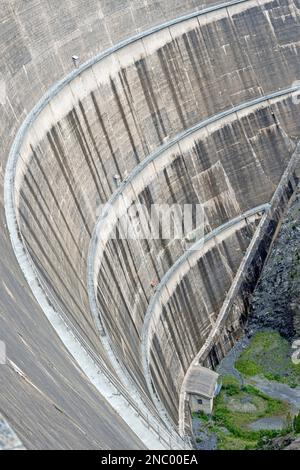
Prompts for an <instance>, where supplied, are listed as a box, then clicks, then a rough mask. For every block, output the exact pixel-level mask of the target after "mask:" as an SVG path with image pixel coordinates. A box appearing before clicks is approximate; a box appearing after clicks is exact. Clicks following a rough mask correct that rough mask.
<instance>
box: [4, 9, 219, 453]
mask: <svg viewBox="0 0 300 470" xmlns="http://www.w3.org/2000/svg"><path fill="white" fill-rule="evenodd" d="M211 3H214V2H210V1H209V0H207V1H206V0H202V1H201V2H199V1H198V0H193V1H192V0H191V1H180V2H178V1H177V0H174V1H173V0H167V1H166V0H161V1H159V2H147V1H142V0H131V1H130V2H129V1H126V2H120V1H118V0H113V1H106V0H89V1H85V2H82V0H68V1H64V2H61V1H54V0H29V1H26V2H24V1H23V0H14V1H8V0H1V1H0V133H1V137H0V148H1V152H0V154H1V157H0V192H1V195H0V224H1V230H0V253H1V257H0V258H1V259H0V277H1V282H0V320H1V327H0V339H1V340H4V341H5V342H6V345H7V350H8V358H9V359H12V360H13V362H14V364H16V365H17V366H18V367H20V370H21V371H22V372H23V373H24V375H25V377H27V378H29V380H28V381H27V380H24V378H23V376H21V375H19V373H18V372H16V369H13V368H12V367H10V366H8V365H6V366H1V375H0V409H1V410H2V411H3V412H4V413H5V414H6V415H9V417H10V420H11V423H12V425H13V427H14V429H16V431H17V432H18V435H20V437H21V439H22V442H24V444H25V445H26V447H28V448H131V447H135V448H138V447H142V444H141V442H140V441H139V440H138V439H137V438H136V436H135V435H134V434H133V433H132V432H131V431H130V429H129V428H128V427H127V426H126V425H124V423H123V422H122V420H120V419H119V418H118V416H117V415H116V414H115V413H114V411H113V410H112V409H111V408H110V406H109V405H108V404H107V403H105V402H104V400H103V398H102V397H101V395H100V394H99V393H97V392H96V390H95V389H94V388H93V387H92V386H91V385H90V384H89V383H88V381H87V379H86V377H85V376H84V375H83V374H82V372H81V371H80V370H79V369H78V366H77V365H76V364H75V363H74V360H73V359H72V358H70V355H69V354H68V353H67V352H66V350H65V349H64V347H63V345H62V343H61V342H60V341H59V339H58V337H57V336H56V334H54V332H53V330H52V328H51V327H50V325H49V323H48V322H47V321H46V319H45V318H44V314H43V312H42V311H41V309H40V307H39V306H38V305H37V303H36V301H35V300H34V299H33V297H32V294H31V293H30V291H29V290H28V287H27V285H26V283H25V280H24V277H23V274H22V273H21V270H20V269H19V267H18V265H17V262H16V260H15V256H14V254H13V251H12V248H11V245H10V242H9V236H8V233H7V230H6V225H5V216H4V207H3V204H4V201H3V178H4V170H5V165H6V159H7V155H8V151H9V148H10V146H11V144H12V142H13V139H14V137H15V135H16V131H17V129H18V127H19V126H20V124H21V123H22V122H23V120H24V119H25V117H26V115H27V114H28V112H29V111H30V110H31V109H32V107H33V106H34V105H35V103H36V102H37V101H38V100H39V99H40V97H41V96H42V95H43V93H45V92H46V90H47V89H48V88H49V87H50V86H52V84H53V83H54V82H56V81H57V80H58V79H60V78H61V77H63V76H64V75H65V74H66V73H68V72H69V71H70V70H72V68H73V63H72V61H71V56H72V55H73V54H78V55H79V56H80V58H81V60H82V61H84V60H86V59H88V58H90V57H92V56H94V55H95V54H97V53H99V52H100V51H101V50H104V49H105V48H107V47H109V46H110V45H111V44H113V43H115V42H117V41H118V40H121V39H124V37H128V36H130V35H132V34H134V33H135V32H137V31H139V30H140V29H144V28H148V27H150V26H153V25H154V24H158V23H160V22H161V21H166V20H168V19H170V18H173V17H174V15H177V14H179V15H181V14H185V13H188V12H190V11H192V10H193V9H196V8H198V7H199V8H202V6H205V5H209V4H211ZM66 397H67V398H66Z"/></svg>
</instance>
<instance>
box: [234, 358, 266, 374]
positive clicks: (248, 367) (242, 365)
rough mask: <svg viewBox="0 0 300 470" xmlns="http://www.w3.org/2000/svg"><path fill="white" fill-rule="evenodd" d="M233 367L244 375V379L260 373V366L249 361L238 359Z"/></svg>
mask: <svg viewBox="0 0 300 470" xmlns="http://www.w3.org/2000/svg"><path fill="white" fill-rule="evenodd" d="M235 366H236V368H237V370H238V371H239V372H241V374H244V375H246V377H252V376H254V375H258V374H260V373H261V372H262V368H261V367H260V365H259V364H257V362H255V361H253V360H251V359H239V360H238V361H237V362H236V365H235Z"/></svg>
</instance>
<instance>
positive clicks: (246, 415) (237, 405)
mask: <svg viewBox="0 0 300 470" xmlns="http://www.w3.org/2000/svg"><path fill="white" fill-rule="evenodd" d="M198 418H199V419H200V421H201V423H202V429H203V430H205V433H206V434H215V436H216V438H217V448H218V449H220V450H246V449H249V450H251V449H260V448H261V447H262V445H263V442H264V440H265V439H271V438H274V437H278V436H284V435H286V434H289V433H291V432H292V430H293V423H292V417H291V414H290V407H289V405H288V404H287V403H285V402H283V401H281V400H276V399H274V398H271V397H270V396H268V395H266V394H264V393H262V392H260V391H259V390H258V389H257V388H255V387H253V386H251V385H243V386H242V385H240V384H239V382H238V380H237V379H236V378H235V377H233V376H225V377H223V387H222V391H221V393H220V394H219V395H218V397H217V398H216V401H215V406H214V412H213V416H211V417H210V416H207V415H204V414H202V413H200V414H198ZM263 420H265V421H263ZM268 420H269V423H270V424H271V423H272V422H273V423H274V427H276V425H277V424H279V425H281V424H283V427H282V429H258V428H259V427H260V424H259V423H262V426H263V422H265V423H268ZM272 420H273V421H272ZM256 425H257V427H256ZM197 443H198V444H199V443H201V437H198V438H197ZM200 448H201V446H200Z"/></svg>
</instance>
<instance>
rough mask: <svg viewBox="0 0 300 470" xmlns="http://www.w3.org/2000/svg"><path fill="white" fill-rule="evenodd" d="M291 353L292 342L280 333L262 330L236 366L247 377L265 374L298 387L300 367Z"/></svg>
mask: <svg viewBox="0 0 300 470" xmlns="http://www.w3.org/2000/svg"><path fill="white" fill-rule="evenodd" d="M291 354H292V351H291V347H290V344H289V343H288V341H287V340H286V339H284V338H282V337H281V336H280V334H279V333H277V332H270V331H265V332H260V333H257V334H256V335H255V336H254V338H253V339H252V341H251V343H250V345H249V347H248V348H247V349H245V351H243V353H242V354H241V356H240V357H239V359H238V360H237V361H236V364H235V366H236V368H237V370H238V371H239V372H240V373H242V374H243V375H245V376H246V377H252V376H254V375H259V374H263V375H264V376H265V377H266V378H267V379H269V380H275V381H277V382H281V383H286V384H288V385H289V386H291V387H296V386H297V385H299V384H300V367H299V364H298V365H295V364H293V362H292V360H291Z"/></svg>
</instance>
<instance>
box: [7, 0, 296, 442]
mask: <svg viewBox="0 0 300 470" xmlns="http://www.w3.org/2000/svg"><path fill="white" fill-rule="evenodd" d="M88 3H89V8H88V9H86V8H84V11H83V2H81V1H79V0H70V1H69V2H51V6H50V2H48V1H46V0H41V1H36V2H34V3H32V2H22V1H19V0H17V1H15V2H13V4H11V3H10V2H5V4H4V6H3V11H2V12H1V15H2V16H1V38H2V39H3V41H1V47H2V48H3V50H1V49H0V52H1V54H0V57H1V58H0V72H1V74H3V77H4V78H3V80H2V78H1V77H0V79H1V80H2V81H0V86H1V95H0V108H1V111H2V110H3V113H1V115H0V131H1V146H2V148H1V155H3V157H1V158H2V160H1V162H0V165H1V166H0V169H1V173H0V190H1V198H0V209H1V213H0V220H1V223H2V225H3V224H4V220H5V214H4V209H6V215H8V216H11V219H10V222H11V220H13V222H11V223H15V224H16V227H17V228H16V232H17V237H18V242H19V243H20V244H21V245H22V249H20V250H19V251H18V250H15V251H16V254H17V256H19V258H18V260H19V261H20V259H22V257H23V258H24V257H25V258H26V260H29V261H30V263H29V264H30V266H31V268H32V271H30V275H29V276H28V277H29V279H30V281H32V283H34V282H36V283H37V284H38V285H39V287H41V288H42V290H43V292H45V293H46V298H47V299H49V303H51V305H54V306H55V308H56V310H57V312H59V315H60V316H61V317H62V318H63V319H64V322H65V323H66V325H67V327H68V329H69V330H70V331H71V332H72V333H73V334H74V336H75V337H76V338H79V342H80V344H81V346H82V347H83V348H84V349H85V351H88V352H89V354H90V356H91V357H92V358H93V360H94V358H96V360H97V361H99V362H100V363H101V364H102V366H103V369H105V370H106V371H107V374H110V375H111V381H112V382H113V383H114V384H116V388H117V389H118V390H121V389H122V388H123V384H122V380H123V379H124V375H126V374H127V375H128V376H129V379H130V383H131V384H133V386H134V390H135V391H137V392H138V393H139V394H140V395H141V397H142V399H143V401H144V402H145V403H146V404H147V406H149V409H150V411H151V412H152V411H153V408H154V406H153V403H152V398H153V397H152V390H153V386H154V388H155V389H156V394H157V395H158V397H159V399H160V401H161V402H162V404H163V406H164V408H165V409H166V410H167V414H168V416H169V418H170V420H171V421H172V422H173V424H174V425H175V426H176V425H177V424H178V420H179V413H178V411H179V398H180V391H181V386H182V383H183V379H184V376H185V373H186V371H187V369H188V367H189V365H190V363H191V361H192V360H193V359H194V357H195V355H196V354H197V352H198V351H199V349H200V348H201V347H202V346H203V345H204V344H205V341H206V339H207V338H208V336H209V333H210V332H211V330H212V328H213V327H214V325H215V323H216V321H217V319H218V315H219V312H220V310H221V308H222V305H223V303H224V300H225V298H226V295H227V293H228V291H229V290H230V287H231V285H232V283H233V281H234V279H235V276H236V274H237V272H238V269H239V267H240V265H241V263H242V260H243V258H244V255H245V252H246V250H247V249H248V247H249V246H250V243H251V240H252V237H253V236H254V235H255V233H256V228H257V226H258V224H259V223H260V220H261V218H262V213H260V212H259V210H257V214H256V213H255V211H254V213H253V214H252V217H253V218H252V219H251V220H249V221H248V219H247V217H246V218H245V220H243V218H244V217H243V216H244V214H245V213H247V212H248V211H251V210H252V211H253V210H254V209H255V208H257V207H260V206H261V205H265V204H266V203H269V202H270V200H271V198H272V196H273V195H274V192H275V190H276V188H277V186H278V184H279V182H280V180H281V177H282V175H283V173H284V171H285V169H286V167H287V165H288V163H289V161H290V158H291V156H292V155H293V153H294V150H295V146H296V142H297V141H298V139H299V137H300V119H299V104H298V102H297V101H298V99H297V96H298V92H296V91H292V90H291V86H292V84H293V83H294V82H295V81H296V80H297V79H298V78H299V76H300V63H299V52H300V51H299V49H300V45H299V28H300V12H299V1H298V0H284V1H281V2H277V1H270V0H260V1H259V2H254V1H240V2H232V4H230V5H229V6H228V7H227V8H225V7H224V6H220V8H216V9H214V10H212V11H210V12H205V13H203V14H201V10H199V14H197V15H196V14H195V15H193V17H189V18H181V19H180V20H178V21H174V22H173V23H170V24H169V25H168V26H166V25H165V24H163V23H164V22H165V21H167V20H171V19H172V18H174V17H176V16H179V15H183V14H187V13H191V12H194V11H195V10H196V9H197V8H200V6H201V8H203V7H205V6H210V5H212V4H214V3H215V2H214V1H202V2H198V1H195V0H193V1H183V2H177V1H175V0H174V1H173V0H163V1H162V2H146V1H145V2H143V1H142V2H141V1H135V0H133V1H129V0H114V1H111V2H107V1H104V0H103V1H101V2H99V1H96V0H95V1H94V0H90V1H89V2H88ZM150 4H151V5H150ZM86 10H88V11H86ZM159 24H161V27H160V28H157V30H155V31H152V32H151V33H150V32H148V33H147V34H145V35H144V36H143V37H142V36H139V37H137V36H136V34H137V33H140V31H142V30H146V29H147V28H150V27H153V26H154V25H159ZM125 39H126V40H127V42H123V43H122V44H120V45H119V46H118V47H115V49H109V50H108V52H107V53H106V54H104V55H103V56H101V57H99V56H98V57H96V58H95V59H94V60H93V61H92V62H90V63H89V64H88V65H87V66H84V67H83V68H82V69H79V70H78V73H77V72H76V71H75V72H73V74H72V75H68V76H67V77H66V74H67V73H68V72H70V70H71V67H72V66H73V65H72V59H71V58H72V56H73V55H74V54H76V55H78V57H79V58H80V61H81V63H82V62H83V61H85V60H86V59H90V58H93V57H94V56H96V54H99V53H100V52H102V51H104V50H105V49H107V48H108V47H111V46H113V45H116V44H117V43H118V42H119V41H121V40H125ZM262 45H263V46H262ZM61 78H64V81H63V82H61V83H60V84H59V85H58V86H56V87H55V88H54V89H52V90H51V91H50V92H49V91H48V90H49V89H50V87H51V86H52V85H53V84H54V83H55V82H56V81H57V80H58V79H61ZM46 91H47V92H48V94H47V95H46V97H45V99H43V100H42V102H41V103H40V104H39V106H38V107H36V108H35V109H34V112H32V113H29V111H30V109H32V108H33V106H34V105H36V103H37V102H38V100H39V99H40V98H41V96H42V95H43V94H44V93H45V92H46ZM241 103H244V106H242V107H241V106H240V105H241ZM25 118H26V120H25ZM24 120H25V124H23V126H22V128H21V132H20V133H19V134H18V137H17V139H16V132H17V129H18V128H19V126H20V125H21V123H23V122H24ZM13 143H14V145H13V147H12V144H13ZM11 148H12V152H11V154H10V155H11V156H12V155H13V156H14V157H15V158H16V161H15V162H14V163H15V166H14V165H12V168H13V172H14V174H13V176H12V177H10V176H9V177H7V173H6V180H5V181H6V186H5V191H6V193H5V194H6V198H5V199H6V200H5V201H4V197H3V186H4V170H5V166H6V161H7V157H8V154H9V150H10V149H11ZM116 177H117V179H116ZM116 181H120V183H121V185H120V192H119V196H120V198H122V200H124V201H125V202H126V204H127V205H128V206H130V205H131V204H132V203H134V202H139V203H143V204H144V205H145V207H146V208H148V209H149V207H150V206H151V205H152V204H163V203H167V204H171V203H179V204H194V205H195V204H201V205H202V206H203V207H204V208H205V211H206V215H207V219H206V225H205V227H204V233H205V234H206V235H208V234H209V233H213V234H214V236H213V240H210V241H209V243H208V244H206V245H205V247H204V248H203V250H202V251H199V252H198V253H195V255H194V256H193V257H192V258H189V259H188V260H186V259H184V262H182V263H181V262H180V263H179V265H180V269H177V264H176V263H177V262H179V260H182V257H183V256H184V254H185V250H186V246H185V243H184V242H183V241H182V240H180V241H177V240H175V241H174V240H167V241H165V240H160V239H158V240H145V239H142V240H141V241H138V242H136V241H132V240H125V241H124V240H112V239H111V238H110V237H109V233H108V228H107V227H108V224H107V220H106V223H104V225H102V226H101V230H100V233H101V237H99V238H98V239H97V238H96V240H98V242H99V243H98V245H97V247H96V251H95V253H94V255H95V256H94V258H93V259H92V273H91V272H90V271H89V267H90V264H89V262H90V258H89V254H90V252H89V248H90V243H91V240H93V234H94V230H95V226H96V224H98V223H100V222H99V220H100V218H99V215H100V214H101V207H102V206H101V205H103V204H105V203H107V202H113V195H114V194H115V192H116ZM126 181H127V183H126ZM8 183H9V184H8ZM291 191H292V189H291V188H287V190H286V194H285V199H284V203H282V204H281V206H280V210H282V207H283V206H284V204H285V203H286V199H288V198H289V196H290V193H291ZM7 193H9V195H10V196H11V198H12V201H13V204H14V207H13V210H14V211H13V213H11V212H12V211H11V212H10V211H9V210H8V209H7V199H8V194H7ZM114 197H115V196H114ZM4 202H5V207H4ZM279 217H280V214H279V212H278V213H276V214H275V216H274V220H276V223H277V222H278V218H279ZM136 218H139V217H138V216H136ZM236 219H238V222H237V224H236V225H231V226H230V227H228V226H227V225H226V224H228V223H230V222H232V221H233V220H236ZM274 220H273V219H272V220H270V221H269V222H270V226H268V227H267V230H266V232H267V235H268V237H269V238H270V237H271V235H273V231H274V229H275V225H276V223H275V222H274ZM272 223H273V225H272ZM274 224H275V225H274ZM3 226H4V225H3ZM224 227H225V228H226V230H224ZM218 230H220V231H221V232H219V231H218ZM214 231H215V232H214ZM220 233H221V234H220ZM106 235H107V236H106ZM188 236H189V237H192V238H193V237H195V238H193V239H194V240H195V241H197V233H196V235H195V233H194V232H193V233H189V234H188ZM185 241H186V240H185ZM267 245H268V244H266V246H265V245H264V240H261V244H260V246H259V247H258V250H257V252H258V258H259V262H258V263H257V265H255V269H254V271H253V272H254V275H253V276H252V277H253V278H255V276H256V274H257V275H258V272H259V267H260V256H262V254H263V256H262V257H264V256H265V254H266V250H267V248H268V246H267ZM0 247H1V252H5V256H4V257H3V258H2V257H1V260H0V263H1V264H0V269H1V274H2V273H3V278H4V279H5V281H4V284H3V285H2V284H1V285H0V306H1V312H2V311H3V312H4V314H3V317H4V328H3V331H4V333H3V335H4V338H0V339H1V340H2V339H3V340H4V341H5V342H6V343H7V350H8V362H7V364H6V366H4V374H1V378H0V380H1V381H2V380H3V381H4V382H5V383H6V382H8V383H9V386H8V387H5V384H4V383H3V386H1V388H0V407H5V411H6V414H7V415H8V414H9V413H12V414H13V415H14V414H15V413H21V415H22V418H23V419H22V420H19V419H15V420H14V421H15V422H19V423H23V424H22V425H21V424H19V426H20V427H21V428H22V429H20V432H21V433H23V434H22V441H23V442H24V443H25V444H26V445H27V444H28V446H29V447H30V446H36V447H39V446H40V447H42V446H44V445H47V446H50V447H51V446H60V445H61V446H66V447H74V446H76V443H77V442H80V443H81V445H82V446H87V447H102V446H104V447H110V446H113V447H121V448H122V447H126V448H127V447H130V446H133V447H142V446H143V443H142V442H140V441H139V439H138V438H137V437H136V435H135V434H134V433H133V432H132V431H130V430H129V428H128V427H127V426H126V425H125V424H124V422H123V421H122V420H121V419H120V418H119V417H118V416H116V415H115V414H114V411H113V409H112V408H110V406H109V405H107V404H106V403H105V402H104V400H103V399H102V397H101V395H100V394H99V393H98V392H97V393H96V391H95V389H94V388H93V387H91V385H90V383H89V381H88V379H87V378H86V377H85V376H84V377H83V376H82V374H81V372H80V371H78V369H77V367H76V364H75V363H74V360H73V359H70V356H69V354H68V353H67V351H66V350H65V349H64V347H63V345H62V344H61V343H60V342H59V341H58V339H57V337H56V336H55V334H54V332H53V330H52V329H51V328H50V326H49V325H48V323H47V321H46V320H45V318H44V316H43V311H42V309H41V308H40V307H39V306H38V305H37V304H36V302H35V300H34V299H33V297H32V294H31V292H30V291H29V289H28V287H27V285H25V284H24V280H23V277H22V273H21V272H20V270H19V267H18V266H17V264H16V261H15V258H14V253H13V249H12V247H11V244H10V241H9V234H8V232H7V230H4V229H3V230H1V233H0ZM22 250H23V251H22ZM174 267H175V268H174ZM171 274H172V276H171ZM168 275H170V276H169V277H168ZM165 276H167V279H168V282H164V279H165ZM1 277H2V276H1ZM91 278H92V285H91V283H90V282H89V281H90V280H91ZM253 282H254V281H253V279H252V281H251V283H250V284H251V286H250V287H251V288H252V284H253ZM161 283H163V285H162V286H161ZM156 286H157V288H158V289H160V288H161V291H160V292H163V296H162V298H160V299H159V301H158V302H157V304H156V305H155V315H154V316H153V318H154V321H153V322H151V323H149V325H150V326H149V328H148V329H147V328H146V327H145V317H146V316H147V313H149V312H148V308H149V305H150V302H151V300H152V298H153V297H154V294H155V290H156ZM250 287H249V286H248V285H247V289H248V288H249V289H248V290H249V291H250V290H251V289H250ZM91 289H92V292H93V294H94V295H95V304H96V310H97V311H96V314H95V312H94V311H93V308H92V307H91V304H92V302H91ZM247 289H245V290H244V291H243V296H242V295H241V296H240V298H239V302H240V304H241V307H240V306H238V308H237V309H236V310H235V311H234V314H233V316H229V318H228V322H227V324H226V335H227V341H228V343H229V344H231V342H233V341H234V334H233V332H234V330H235V328H236V327H239V326H240V324H239V323H240V317H241V314H242V313H243V312H244V311H245V308H246V306H247V299H246V297H247V295H248V290H247ZM291 308H292V307H291ZM293 308H295V307H293ZM1 318H2V314H1ZM1 332H2V329H1ZM100 333H101V334H102V336H101V335H100ZM1 334H2V333H1ZM105 339H106V340H107V342H108V343H109V347H110V350H109V351H108V347H107V343H105ZM224 341H225V340H224V338H222V339H221V340H220V344H219V345H218V348H216V351H219V352H220V351H221V353H222V346H223V343H224ZM221 353H220V354H221ZM143 354H144V355H143ZM214 354H215V355H217V352H214ZM15 356H16V357H15ZM112 357H114V358H115V359H116V361H115V364H116V363H117V367H114V363H113V361H112V360H111V358H112ZM217 359H218V358H217ZM212 362H213V361H212ZM147 374H148V375H147ZM20 377H22V378H23V377H25V378H26V381H22V380H23V379H22V380H21V379H20ZM66 377H67V379H68V380H66V379H65V378H66ZM24 383H26V385H24ZM1 385H2V383H1ZM9 387H11V390H10V389H9ZM15 390H22V392H23V395H22V394H21V393H19V394H18V393H15ZM79 390H80V398H81V400H82V404H81V405H80V404H79V403H78V393H79V392H78V391H79ZM77 392H78V393H77ZM21 395H22V396H23V400H24V402H22V407H24V412H20V411H19V410H20V406H19V405H20V403H19V402H20V396H21ZM133 395H134V394H133ZM32 396H34V397H35V398H34V400H33V401H34V406H33V405H32V398H31V397H32ZM67 396H68V400H66V397H67ZM44 397H47V400H45V399H44ZM98 402H99V403H101V404H102V405H103V406H100V407H99V408H97V406H96V403H98ZM28 403H29V405H28V406H26V404H28ZM25 408H26V409H25ZM95 408H97V411H96V413H93V410H94V409H95ZM16 410H18V411H16ZM57 410H60V411H57ZM155 413H156V411H155ZM23 414H24V416H23ZM103 416H104V417H105V419H102V418H103ZM48 421H51V423H54V424H53V426H55V427H56V431H57V432H54V431H53V433H52V432H51V430H48V429H47V431H45V432H44V433H43V432H41V431H42V430H44V429H46V428H47V426H46V424H45V423H47V422H48ZM32 423H37V425H36V426H33V425H32ZM74 423H75V424H74ZM85 423H91V424H89V425H87V424H85ZM82 426H83V427H82ZM26 429H30V431H31V433H30V435H29V433H28V432H26ZM51 429H53V428H51ZM62 429H63V430H65V431H62ZM99 429H100V430H101V432H100V436H99ZM81 431H82V434H83V435H84V438H83V439H80V436H79V435H78V434H81ZM18 434H19V432H18Z"/></svg>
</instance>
